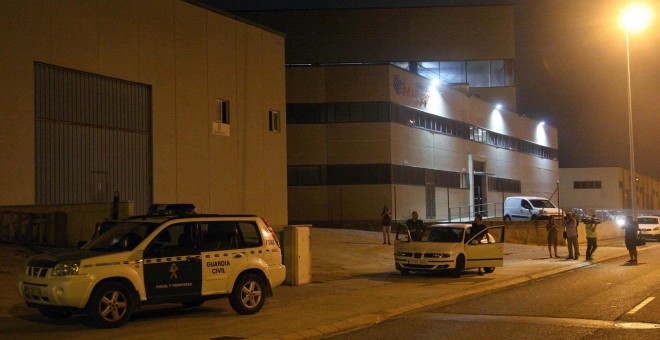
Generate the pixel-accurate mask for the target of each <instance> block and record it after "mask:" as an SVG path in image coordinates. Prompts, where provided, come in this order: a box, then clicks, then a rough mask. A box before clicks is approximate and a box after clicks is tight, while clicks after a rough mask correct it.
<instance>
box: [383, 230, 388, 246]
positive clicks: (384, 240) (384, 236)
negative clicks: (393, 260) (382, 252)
mask: <svg viewBox="0 0 660 340" xmlns="http://www.w3.org/2000/svg"><path fill="white" fill-rule="evenodd" d="M385 242H387V226H383V244H385Z"/></svg>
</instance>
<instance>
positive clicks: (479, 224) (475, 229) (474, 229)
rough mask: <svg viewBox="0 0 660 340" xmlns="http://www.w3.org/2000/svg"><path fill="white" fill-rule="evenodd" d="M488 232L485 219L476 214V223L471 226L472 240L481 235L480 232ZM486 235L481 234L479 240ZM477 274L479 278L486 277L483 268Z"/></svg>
mask: <svg viewBox="0 0 660 340" xmlns="http://www.w3.org/2000/svg"><path fill="white" fill-rule="evenodd" d="M484 230H486V225H485V224H484V223H483V217H482V216H481V214H479V213H476V214H474V222H472V226H470V238H472V237H474V236H475V235H477V234H479V233H480V232H482V231H484ZM483 236H484V234H481V236H480V237H479V238H477V239H478V240H481V239H482V238H483ZM477 274H478V275H479V276H482V275H484V273H483V272H482V271H481V267H479V269H478V270H477Z"/></svg>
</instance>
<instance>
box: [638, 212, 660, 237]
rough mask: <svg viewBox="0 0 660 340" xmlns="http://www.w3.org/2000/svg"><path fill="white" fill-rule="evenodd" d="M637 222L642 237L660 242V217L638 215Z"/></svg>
mask: <svg viewBox="0 0 660 340" xmlns="http://www.w3.org/2000/svg"><path fill="white" fill-rule="evenodd" d="M637 223H638V224H639V231H640V236H641V237H642V238H645V239H647V240H656V241H658V242H660V217H658V216H639V217H637Z"/></svg>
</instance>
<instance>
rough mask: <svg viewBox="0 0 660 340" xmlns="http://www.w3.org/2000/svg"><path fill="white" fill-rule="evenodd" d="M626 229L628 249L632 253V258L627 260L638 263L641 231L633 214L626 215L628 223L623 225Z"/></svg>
mask: <svg viewBox="0 0 660 340" xmlns="http://www.w3.org/2000/svg"><path fill="white" fill-rule="evenodd" d="M623 229H625V241H626V249H628V254H630V260H629V261H627V262H628V263H631V264H637V233H638V232H639V225H638V224H637V222H635V221H633V218H632V216H626V223H625V224H624V225H623Z"/></svg>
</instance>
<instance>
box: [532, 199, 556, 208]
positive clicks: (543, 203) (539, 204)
mask: <svg viewBox="0 0 660 340" xmlns="http://www.w3.org/2000/svg"><path fill="white" fill-rule="evenodd" d="M529 201H530V202H531V203H532V205H533V206H534V208H555V205H554V204H552V202H550V201H548V200H529Z"/></svg>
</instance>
